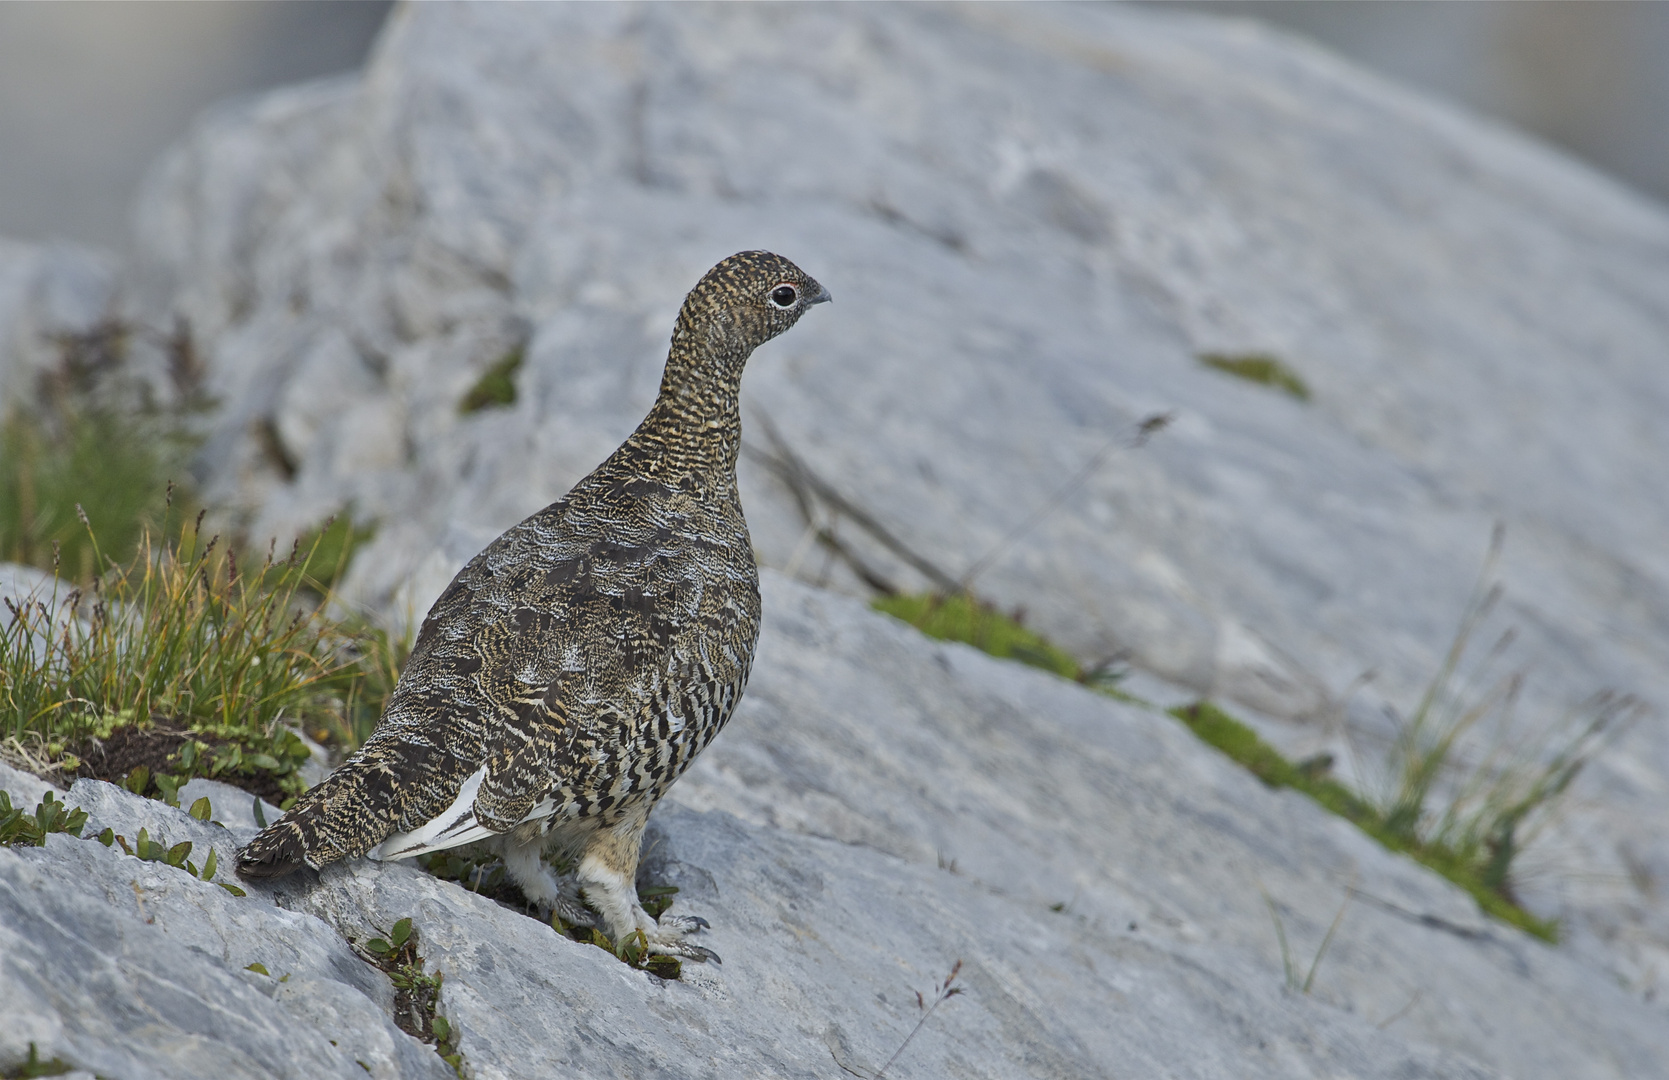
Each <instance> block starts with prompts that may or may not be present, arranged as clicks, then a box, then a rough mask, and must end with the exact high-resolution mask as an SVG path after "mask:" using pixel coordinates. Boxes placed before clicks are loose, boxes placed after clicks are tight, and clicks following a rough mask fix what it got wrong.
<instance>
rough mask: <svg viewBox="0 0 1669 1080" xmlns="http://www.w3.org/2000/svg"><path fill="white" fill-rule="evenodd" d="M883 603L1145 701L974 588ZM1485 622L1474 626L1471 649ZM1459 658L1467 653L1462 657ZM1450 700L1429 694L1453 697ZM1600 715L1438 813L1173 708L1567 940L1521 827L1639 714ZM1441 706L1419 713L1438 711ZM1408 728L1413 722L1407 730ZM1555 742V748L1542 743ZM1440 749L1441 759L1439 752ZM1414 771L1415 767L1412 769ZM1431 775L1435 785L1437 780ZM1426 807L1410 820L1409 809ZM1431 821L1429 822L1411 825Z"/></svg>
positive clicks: (1204, 707) (1214, 738) (1208, 736)
mask: <svg viewBox="0 0 1669 1080" xmlns="http://www.w3.org/2000/svg"><path fill="white" fill-rule="evenodd" d="M872 606H873V607H874V608H875V609H876V610H878V611H883V612H886V613H887V614H889V615H892V616H894V617H896V618H899V619H902V620H904V621H905V622H907V623H909V624H910V625H912V626H914V627H916V628H917V629H918V630H920V631H921V632H922V633H924V634H927V635H928V636H929V637H932V638H936V639H938V640H941V641H960V642H964V643H966V644H969V645H973V646H974V647H975V648H978V649H981V650H983V651H985V652H987V653H990V654H991V655H992V656H997V657H1002V658H1006V659H1012V660H1019V661H1020V662H1022V663H1025V664H1030V665H1032V666H1033V667H1039V668H1042V669H1044V670H1045V671H1050V672H1053V673H1054V674H1056V675H1060V676H1062V677H1064V678H1069V679H1074V680H1076V681H1078V682H1082V683H1085V684H1087V685H1089V686H1091V687H1093V688H1095V689H1097V690H1099V691H1101V692H1102V693H1106V694H1108V695H1110V696H1113V697H1117V698H1119V699H1120V700H1124V701H1130V702H1135V703H1137V704H1144V703H1142V702H1137V701H1136V699H1134V698H1132V697H1130V695H1128V694H1126V693H1124V692H1123V691H1121V690H1120V689H1119V688H1118V687H1117V685H1116V675H1113V676H1109V675H1108V674H1107V673H1106V671H1105V669H1087V668H1085V667H1084V666H1082V665H1080V664H1079V663H1078V662H1077V660H1075V659H1074V658H1073V657H1072V656H1071V655H1070V654H1069V653H1067V652H1065V651H1064V650H1062V649H1060V648H1058V647H1057V646H1055V645H1053V644H1051V643H1050V642H1049V641H1048V640H1047V639H1045V638H1043V637H1042V636H1041V635H1039V634H1037V633H1034V632H1033V631H1031V630H1028V629H1026V628H1025V627H1024V626H1022V625H1020V623H1019V621H1018V620H1016V619H1014V618H1011V617H1010V616H1007V615H1004V614H1003V613H1002V612H1001V611H998V610H997V609H996V608H994V607H992V606H991V605H989V604H985V603H983V602H981V601H980V600H978V599H977V598H975V597H972V596H970V595H968V594H966V593H959V594H954V595H951V596H943V595H914V596H910V595H900V596H884V597H881V598H879V599H877V600H875V601H873V603H872ZM1473 625H1475V619H1474V620H1471V621H1469V622H1466V623H1463V626H1462V639H1461V646H1462V647H1463V646H1464V638H1465V635H1466V634H1469V633H1470V627H1472V626H1473ZM1454 662H1455V663H1458V654H1457V655H1456V656H1455V661H1454ZM1453 667H1454V664H1449V665H1446V666H1445V668H1444V670H1443V671H1441V672H1439V676H1438V678H1439V680H1440V681H1443V680H1447V679H1449V678H1450V677H1452V674H1453ZM1441 697H1442V694H1440V693H1435V692H1434V693H1432V694H1428V699H1431V700H1438V699H1441ZM1597 700H1598V701H1599V702H1600V704H1599V706H1598V708H1599V709H1600V711H1599V712H1597V713H1595V714H1594V715H1593V718H1592V719H1591V720H1590V721H1589V722H1588V724H1587V725H1586V726H1585V727H1584V728H1583V729H1582V731H1581V733H1580V737H1579V738H1577V739H1575V740H1573V741H1571V742H1570V743H1568V744H1567V745H1566V746H1565V748H1564V749H1563V750H1562V751H1561V752H1559V753H1557V754H1554V755H1553V756H1552V758H1551V760H1550V761H1548V762H1547V763H1545V764H1534V763H1533V762H1531V763H1528V764H1527V763H1525V762H1519V763H1518V767H1516V768H1514V769H1506V768H1499V767H1497V768H1485V769H1482V770H1477V771H1474V772H1473V773H1471V774H1470V775H1469V777H1468V778H1467V779H1466V781H1464V782H1463V784H1462V789H1463V794H1464V796H1465V799H1466V800H1470V801H1462V802H1459V803H1457V804H1456V806H1458V807H1461V808H1462V810H1464V809H1465V808H1467V807H1472V808H1474V809H1473V810H1471V811H1468V812H1464V813H1463V812H1462V810H1457V809H1456V807H1455V806H1451V808H1450V809H1449V810H1448V811H1445V812H1444V813H1443V814H1439V815H1437V816H1436V817H1435V818H1432V817H1430V816H1429V815H1426V814H1425V813H1424V809H1423V808H1424V806H1425V805H1426V804H1425V799H1426V796H1427V795H1428V794H1429V792H1430V791H1431V784H1430V783H1429V782H1426V781H1425V780H1422V781H1421V782H1422V784H1423V786H1421V787H1419V788H1418V792H1417V798H1416V796H1415V795H1414V794H1410V793H1409V791H1408V790H1407V787H1408V785H1406V784H1405V785H1403V792H1402V795H1401V796H1400V798H1393V799H1391V800H1389V801H1387V802H1386V803H1385V804H1383V805H1382V804H1381V803H1379V802H1376V801H1374V800H1372V799H1369V798H1365V797H1363V796H1362V795H1360V794H1358V793H1356V792H1355V791H1352V790H1351V789H1350V788H1348V787H1346V786H1345V785H1344V784H1342V783H1340V782H1339V781H1337V780H1334V779H1332V778H1331V777H1330V776H1328V775H1327V769H1326V767H1325V763H1324V762H1316V761H1306V762H1299V763H1296V764H1295V763H1293V762H1291V761H1288V760H1287V759H1286V758H1285V757H1283V756H1282V755H1281V754H1280V752H1279V751H1277V750H1276V749H1275V748H1274V747H1272V746H1270V745H1269V744H1268V743H1266V742H1264V741H1263V739H1262V738H1260V737H1259V736H1258V734H1257V732H1255V731H1253V730H1252V729H1251V728H1250V727H1248V726H1247V725H1245V724H1243V723H1241V722H1240V721H1239V720H1236V719H1235V718H1234V717H1232V716H1230V715H1229V714H1228V713H1226V712H1224V711H1223V710H1222V709H1221V708H1219V707H1218V706H1216V705H1214V704H1212V703H1211V702H1209V701H1200V702H1196V703H1195V704H1193V705H1188V706H1184V707H1181V708H1177V709H1172V710H1171V715H1173V716H1175V717H1176V718H1177V719H1178V720H1181V721H1182V722H1183V723H1184V724H1186V725H1187V726H1188V729H1189V730H1190V731H1192V732H1193V733H1194V734H1195V736H1197V737H1198V738H1199V739H1200V740H1201V741H1202V742H1206V743H1209V744H1210V745H1212V746H1214V747H1216V748H1217V749H1218V750H1221V751H1222V752H1223V753H1225V754H1227V755H1228V756H1229V757H1231V758H1233V759H1234V760H1235V761H1236V762H1238V763H1239V764H1240V765H1241V766H1242V767H1244V768H1245V769H1247V770H1248V771H1249V772H1251V773H1252V774H1253V775H1254V776H1256V777H1257V778H1258V779H1260V780H1262V781H1263V782H1264V783H1265V784H1267V785H1268V786H1269V787H1272V788H1291V789H1292V790H1294V791H1298V792H1302V793H1303V794H1304V795H1307V796H1308V797H1309V798H1311V799H1313V800H1314V801H1315V802H1317V803H1319V804H1320V805H1321V806H1322V807H1323V808H1325V809H1327V810H1329V811H1331V812H1332V813H1334V814H1337V815H1338V816H1340V817H1342V818H1344V819H1345V820H1347V821H1350V822H1352V823H1353V824H1355V825H1356V826H1357V828H1359V829H1361V830H1362V831H1363V832H1364V833H1366V834H1368V835H1369V836H1371V837H1373V838H1374V839H1375V840H1377V841H1379V843H1380V844H1382V845H1384V846H1385V847H1386V848H1388V849H1389V850H1391V851H1397V852H1402V853H1405V854H1407V855H1409V856H1411V857H1412V858H1414V859H1416V860H1417V861H1419V862H1421V863H1423V864H1424V865H1426V866H1428V867H1430V868H1431V869H1433V870H1436V871H1437V872H1438V873H1440V874H1442V875H1443V876H1444V877H1446V878H1448V879H1449V880H1450V881H1453V882H1454V883H1455V884H1457V885H1459V886H1460V887H1461V888H1463V889H1465V890H1466V891H1467V892H1469V893H1471V894H1472V896H1473V897H1474V898H1475V899H1476V900H1477V902H1478V905H1479V907H1480V908H1482V909H1483V910H1484V911H1485V912H1487V913H1489V914H1490V915H1493V916H1495V917H1496V918H1498V919H1501V920H1502V921H1504V922H1507V923H1510V924H1512V925H1513V926H1517V927H1519V928H1520V929H1523V930H1525V931H1527V932H1528V933H1531V934H1534V935H1535V936H1537V937H1539V938H1542V939H1543V940H1546V941H1555V940H1557V938H1558V924H1557V922H1556V921H1554V920H1549V919H1541V918H1538V917H1537V916H1535V915H1532V914H1531V913H1530V912H1528V911H1526V910H1525V909H1524V908H1522V907H1520V906H1519V904H1518V903H1517V901H1516V899H1515V898H1514V896H1513V893H1512V888H1511V873H1510V872H1511V866H1512V860H1513V859H1514V858H1515V857H1516V856H1517V855H1518V854H1519V852H1520V851H1521V850H1522V848H1523V833H1522V831H1521V829H1520V827H1521V826H1522V825H1523V823H1524V822H1525V821H1526V819H1529V818H1533V817H1534V816H1536V815H1537V814H1540V813H1543V812H1545V810H1546V808H1547V807H1548V806H1549V805H1551V804H1552V803H1553V802H1554V801H1555V800H1556V799H1557V797H1558V796H1559V795H1560V794H1561V793H1563V792H1564V790H1565V789H1566V788H1567V787H1568V786H1569V785H1570V783H1571V781H1572V780H1573V779H1574V778H1575V775H1576V773H1577V772H1578V771H1580V769H1581V767H1582V765H1583V764H1584V763H1585V762H1586V761H1588V760H1589V759H1590V758H1591V756H1592V753H1593V751H1594V750H1595V749H1596V748H1597V746H1598V745H1599V744H1598V740H1599V738H1600V737H1601V735H1602V733H1604V732H1606V731H1612V730H1615V729H1616V728H1617V727H1618V726H1619V725H1618V724H1617V722H1616V717H1617V715H1618V714H1619V713H1620V712H1621V711H1623V710H1626V709H1631V708H1634V707H1635V706H1634V702H1633V699H1632V698H1610V697H1602V698H1600V699H1597ZM1430 714H1431V709H1430V708H1429V706H1428V707H1425V710H1424V712H1422V713H1417V714H1416V715H1430ZM1406 727H1407V725H1404V728H1405V730H1406ZM1429 742H1430V740H1427V742H1421V741H1420V740H1418V739H1416V740H1414V742H1413V743H1411V744H1410V745H1417V746H1427V749H1426V750H1425V751H1424V754H1425V757H1424V758H1422V759H1421V760H1422V761H1423V762H1424V764H1423V765H1421V766H1419V767H1418V768H1416V769H1414V771H1415V772H1417V773H1419V775H1420V776H1421V777H1425V776H1426V774H1427V773H1430V774H1431V776H1432V777H1434V776H1435V775H1436V772H1437V771H1439V770H1442V769H1445V768H1448V767H1449V765H1450V764H1452V763H1449V762H1448V756H1447V755H1448V751H1449V749H1450V748H1451V747H1452V745H1453V739H1452V738H1450V739H1448V740H1447V741H1445V742H1442V743H1441V745H1442V753H1441V754H1437V752H1436V751H1434V750H1432V749H1431V748H1430V746H1428V743H1429ZM1538 745H1540V746H1543V747H1545V746H1546V745H1547V744H1546V743H1545V742H1543V743H1541V744H1538ZM1434 754H1436V755H1437V756H1435V757H1434V756H1433V755H1434ZM1410 767H1412V766H1410ZM1428 779H1429V778H1428ZM1410 800H1413V803H1412V805H1415V806H1417V807H1419V808H1421V809H1419V810H1418V811H1416V812H1415V813H1414V814H1413V815H1412V817H1410V815H1409V813H1408V810H1407V806H1408V805H1410ZM1411 821H1412V822H1414V823H1416V824H1420V823H1424V824H1421V825H1420V827H1415V825H1411V824H1410V822H1411Z"/></svg>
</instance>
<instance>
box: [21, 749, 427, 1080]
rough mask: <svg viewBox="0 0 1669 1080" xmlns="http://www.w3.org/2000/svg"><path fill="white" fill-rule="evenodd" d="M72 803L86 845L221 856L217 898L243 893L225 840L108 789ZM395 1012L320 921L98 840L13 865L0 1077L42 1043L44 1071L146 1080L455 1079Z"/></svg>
mask: <svg viewBox="0 0 1669 1080" xmlns="http://www.w3.org/2000/svg"><path fill="white" fill-rule="evenodd" d="M0 779H5V780H6V781H7V783H6V787H7V789H8V790H15V789H14V788H13V782H12V779H11V778H10V777H5V778H0ZM66 801H67V802H69V803H71V804H73V805H79V806H81V807H82V808H83V809H86V810H88V812H89V815H90V821H89V823H88V825H87V827H86V829H84V830H83V835H84V836H86V837H89V838H90V837H93V836H95V835H96V833H97V832H98V830H100V829H102V828H105V827H107V826H108V827H110V828H113V829H115V830H116V831H117V832H118V833H121V834H122V835H123V836H124V838H125V839H127V840H128V841H130V843H131V842H132V841H133V840H135V839H136V837H137V834H138V831H139V829H140V828H146V829H147V830H148V832H149V835H150V838H151V839H153V840H155V839H159V838H161V839H164V840H166V842H168V843H169V844H177V843H180V842H182V841H185V840H190V841H191V842H192V845H193V846H192V851H191V858H192V861H193V862H194V863H195V864H196V865H197V866H198V868H199V869H201V868H202V860H203V859H204V858H205V857H206V854H207V851H208V850H209V849H210V848H211V847H212V848H213V849H214V850H215V852H216V855H217V858H218V861H219V864H220V869H219V871H218V872H217V874H216V881H217V882H218V881H229V880H233V879H231V877H230V867H231V866H232V865H233V862H232V858H231V856H232V853H233V852H234V851H235V849H236V841H235V840H234V839H233V837H232V836H231V835H229V834H228V833H227V830H226V829H224V828H221V827H219V826H214V825H205V824H203V823H200V822H197V821H195V820H194V819H192V818H191V817H189V816H188V815H186V814H184V813H183V812H181V811H178V810H174V809H171V808H170V807H167V806H164V805H162V804H161V803H158V802H154V801H151V800H146V799H141V798H139V797H137V796H135V795H132V794H130V793H128V792H126V791H123V790H122V789H120V788H117V787H114V786H112V785H110V784H103V783H100V782H98V781H89V780H82V781H78V782H77V783H76V784H75V786H74V787H73V788H72V789H71V790H70V793H69V795H68V796H67V798H66ZM244 838H245V839H247V834H246V835H245V836H244ZM253 963H260V964H262V965H264V966H265V968H266V969H267V971H268V972H269V974H268V975H265V976H262V975H259V974H257V973H255V972H251V971H247V970H245V969H246V968H247V966H248V965H250V964H253ZM275 1003H276V1004H275ZM392 1006H393V989H392V988H391V987H390V985H389V983H388V980H387V978H386V977H385V976H384V975H383V974H382V973H381V972H380V971H377V970H376V969H374V968H372V967H371V966H369V965H368V964H366V963H365V962H364V961H362V960H360V959H359V958H358V957H357V956H355V955H354V954H353V952H352V951H351V950H350V949H349V948H348V946H347V945H346V944H345V943H344V942H343V941H342V939H341V938H340V937H339V936H338V935H337V934H336V933H335V932H334V931H333V930H331V929H330V928H329V927H327V926H326V925H324V924H323V923H321V922H319V921H318V920H317V919H313V918H311V917H309V916H307V915H304V914H299V913H296V912H291V911H285V910H282V909H280V908H277V907H274V906H273V905H272V904H271V903H270V902H266V901H265V900H264V899H263V898H261V897H259V896H250V897H243V898H240V897H234V896H233V895H232V894H231V893H229V892H227V891H226V890H224V889H222V888H221V887H220V885H219V884H217V883H211V882H208V881H202V880H199V878H197V877H194V876H193V875H192V874H190V873H188V872H187V871H186V870H183V869H176V868H174V867H171V866H167V865H165V864H162V863H157V862H142V861H140V860H138V859H136V858H133V857H131V856H129V855H125V854H123V852H122V849H121V847H120V846H119V845H115V844H113V845H112V846H111V847H109V848H106V847H104V846H103V845H102V844H100V843H99V842H98V841H97V840H95V839H83V840H76V839H72V838H70V837H68V836H63V835H53V836H49V837H48V838H47V844H46V846H45V847H44V848H21V849H9V848H7V849H0V1012H3V1014H4V1015H5V1016H6V1020H7V1022H6V1024H4V1025H0V1069H10V1068H12V1067H13V1066H15V1065H16V1064H18V1063H20V1062H22V1061H23V1060H24V1059H25V1057H26V1056H27V1054H28V1048H29V1044H30V1043H34V1044H35V1046H36V1049H37V1051H38V1053H39V1054H40V1056H41V1058H43V1059H48V1058H52V1057H58V1058H61V1059H63V1060H64V1061H66V1062H68V1063H70V1064H71V1065H75V1066H79V1067H83V1068H86V1069H89V1070H91V1071H93V1072H96V1073H98V1074H100V1075H104V1076H121V1077H132V1078H135V1080H140V1078H146V1077H157V1078H177V1077H204V1078H211V1077H252V1078H253V1077H262V1078H265V1077H279V1076H321V1077H323V1076H340V1077H355V1076H358V1077H363V1076H365V1075H366V1071H367V1070H369V1072H370V1074H371V1075H372V1076H377V1077H382V1078H385V1080H398V1078H403V1077H414V1076H432V1077H437V1078H439V1077H449V1076H451V1075H452V1070H451V1069H450V1068H448V1067H447V1066H446V1065H445V1064H444V1063H443V1062H441V1061H440V1059H439V1058H438V1057H437V1056H436V1055H435V1054H434V1052H433V1051H432V1050H431V1049H430V1048H429V1047H426V1046H424V1045H423V1044H421V1043H419V1042H417V1041H416V1040H415V1039H412V1038H411V1037H409V1036H407V1035H405V1034H404V1033H403V1032H401V1031H399V1029H397V1028H396V1027H394V1025H393V1022H392V1021H391V1020H390V1018H389V1017H390V1010H391V1009H392ZM361 1062H362V1063H363V1065H361V1064H360V1063H361Z"/></svg>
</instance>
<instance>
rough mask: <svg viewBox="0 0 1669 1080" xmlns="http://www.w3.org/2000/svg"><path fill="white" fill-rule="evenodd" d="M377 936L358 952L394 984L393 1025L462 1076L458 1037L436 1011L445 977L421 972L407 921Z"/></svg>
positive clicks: (413, 930) (413, 933)
mask: <svg viewBox="0 0 1669 1080" xmlns="http://www.w3.org/2000/svg"><path fill="white" fill-rule="evenodd" d="M378 932H379V933H380V934H381V935H382V936H380V937H374V938H371V939H370V940H368V941H366V942H365V943H364V944H363V945H361V946H360V947H359V951H360V954H361V955H362V956H363V957H364V958H365V959H366V960H368V961H369V962H370V963H372V964H375V965H376V966H377V967H379V968H381V969H382V971H383V973H384V974H386V975H387V976H388V981H389V982H391V983H393V984H394V1023H395V1024H396V1025H397V1026H398V1027H399V1028H400V1030H401V1031H404V1032H405V1033H406V1034H408V1035H410V1036H412V1037H413V1038H417V1039H421V1040H422V1041H424V1042H426V1043H429V1044H431V1045H432V1046H434V1048H435V1053H437V1054H439V1055H440V1058H441V1060H442V1061H445V1062H446V1063H447V1064H448V1065H450V1066H452V1070H453V1071H454V1072H456V1073H457V1074H458V1075H459V1076H462V1075H463V1062H464V1058H463V1054H462V1053H461V1052H460V1051H459V1049H458V1035H457V1033H456V1032H455V1031H453V1030H452V1025H451V1023H450V1022H448V1021H447V1019H446V1018H445V1017H444V1016H441V1015H440V1014H439V1013H438V1012H437V1011H436V1010H437V1009H438V1007H439V1005H440V992H441V987H442V986H443V985H444V984H445V981H446V979H445V976H444V975H442V974H441V973H440V972H438V971H437V972H435V973H434V974H432V975H431V974H428V973H426V972H425V971H424V970H423V958H422V957H421V956H420V955H418V952H417V930H416V928H415V927H414V926H413V925H412V921H411V919H409V918H406V919H400V920H398V921H397V922H395V924H394V925H393V926H392V927H391V928H390V929H388V930H380V931H378Z"/></svg>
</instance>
